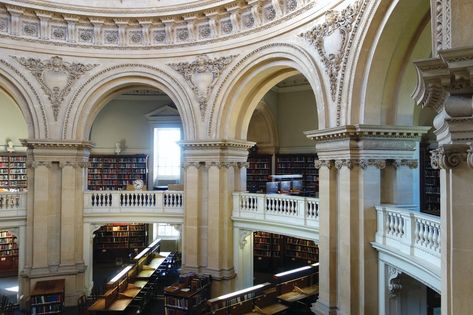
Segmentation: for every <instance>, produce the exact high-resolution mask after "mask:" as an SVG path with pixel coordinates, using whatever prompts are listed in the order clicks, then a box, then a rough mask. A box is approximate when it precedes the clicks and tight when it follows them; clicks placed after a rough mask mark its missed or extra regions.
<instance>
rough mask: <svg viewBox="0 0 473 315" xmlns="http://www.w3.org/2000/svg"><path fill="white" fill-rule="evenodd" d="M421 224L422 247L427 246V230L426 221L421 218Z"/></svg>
mask: <svg viewBox="0 0 473 315" xmlns="http://www.w3.org/2000/svg"><path fill="white" fill-rule="evenodd" d="M422 225H423V226H424V235H423V241H424V242H423V244H422V245H424V247H427V242H428V237H429V231H428V227H427V222H426V221H425V220H422Z"/></svg>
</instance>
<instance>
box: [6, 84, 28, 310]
mask: <svg viewBox="0 0 473 315" xmlns="http://www.w3.org/2000/svg"><path fill="white" fill-rule="evenodd" d="M0 126H1V128H0V211H1V212H2V216H4V217H10V218H11V217H14V218H15V220H13V222H12V221H4V222H3V224H2V226H1V227H0V295H3V296H5V297H7V300H8V301H9V302H10V303H16V302H17V298H18V297H19V294H20V289H19V285H20V284H19V274H20V272H21V271H22V270H23V268H24V264H25V261H24V260H25V256H24V252H25V250H26V249H25V246H24V242H25V235H24V234H21V235H20V233H19V231H20V229H21V231H24V229H23V228H24V225H25V221H26V194H27V189H28V186H27V183H28V181H27V175H26V148H25V147H23V146H22V144H21V142H20V139H24V138H28V135H29V130H28V126H27V123H26V120H25V118H24V116H23V114H22V111H21V110H20V107H19V105H18V104H17V102H16V101H15V100H14V99H13V98H12V97H11V96H10V94H9V93H7V92H6V91H5V90H3V89H1V88H0ZM17 218H23V219H19V220H18V219H17ZM20 227H21V228H20ZM20 245H21V246H20Z"/></svg>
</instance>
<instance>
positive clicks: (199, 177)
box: [182, 140, 254, 280]
mask: <svg viewBox="0 0 473 315" xmlns="http://www.w3.org/2000/svg"><path fill="white" fill-rule="evenodd" d="M253 144H254V143H252V142H246V141H236V140H234V141H227V140H222V141H193V142H190V141H185V142H183V144H182V146H183V149H184V161H185V165H186V168H185V175H184V178H185V182H184V185H185V190H184V191H185V193H184V198H185V212H184V213H185V215H184V216H185V217H184V220H185V233H184V234H185V239H184V246H183V247H184V249H183V256H184V259H183V269H184V270H191V271H195V272H204V273H209V274H211V275H212V276H213V278H214V279H216V280H226V279H232V278H234V277H235V270H234V261H233V223H232V220H231V214H232V210H233V209H232V205H233V201H232V193H233V192H234V191H236V190H238V189H241V188H244V185H243V184H241V181H243V180H246V179H245V178H243V177H242V176H241V174H242V173H243V171H242V167H244V166H245V162H246V160H247V157H248V149H249V148H250V147H251V146H252V145H253Z"/></svg>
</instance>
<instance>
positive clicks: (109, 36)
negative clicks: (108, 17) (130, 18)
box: [104, 31, 118, 45]
mask: <svg viewBox="0 0 473 315" xmlns="http://www.w3.org/2000/svg"><path fill="white" fill-rule="evenodd" d="M104 39H105V44H108V45H112V44H118V31H105V32H104Z"/></svg>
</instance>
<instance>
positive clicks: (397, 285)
mask: <svg viewBox="0 0 473 315" xmlns="http://www.w3.org/2000/svg"><path fill="white" fill-rule="evenodd" d="M386 267H387V271H388V290H389V295H390V296H397V295H398V294H399V292H400V291H401V289H402V284H401V278H400V276H401V275H402V272H401V271H399V269H397V268H395V267H393V266H391V265H386Z"/></svg>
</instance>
